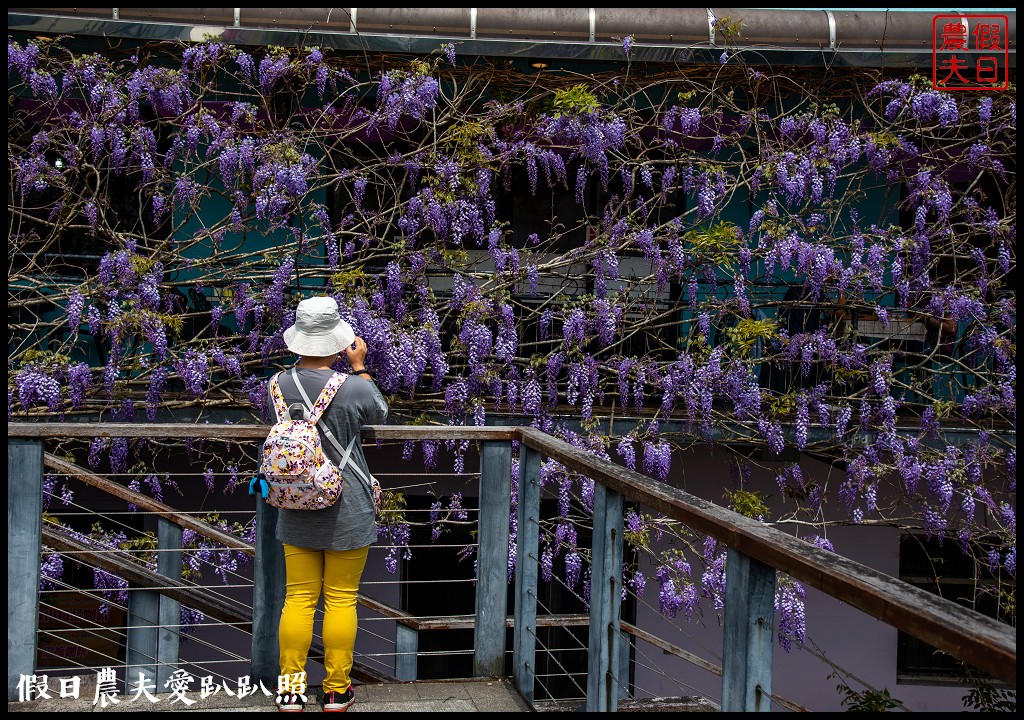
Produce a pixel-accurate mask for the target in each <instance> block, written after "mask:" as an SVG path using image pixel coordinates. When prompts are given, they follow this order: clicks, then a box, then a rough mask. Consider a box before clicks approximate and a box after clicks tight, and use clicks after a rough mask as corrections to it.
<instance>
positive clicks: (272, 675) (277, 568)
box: [251, 496, 285, 692]
mask: <svg viewBox="0 0 1024 720" xmlns="http://www.w3.org/2000/svg"><path fill="white" fill-rule="evenodd" d="M276 530H277V508H275V507H273V506H271V505H267V503H265V502H264V501H263V499H262V498H260V497H258V496H257V498H256V538H255V541H254V543H253V545H254V548H253V549H254V550H255V553H256V558H255V560H254V562H253V590H252V665H251V668H252V673H251V674H252V677H251V679H252V682H253V683H257V682H259V681H261V680H262V681H263V683H264V685H265V686H266V687H267V689H268V690H270V691H271V692H273V691H274V690H276V689H277V678H278V676H280V674H281V658H280V653H279V649H278V641H277V628H278V625H279V624H280V622H281V608H282V607H284V590H285V570H284V547H282V545H281V542H280V541H279V540H278V539H277V537H276Z"/></svg>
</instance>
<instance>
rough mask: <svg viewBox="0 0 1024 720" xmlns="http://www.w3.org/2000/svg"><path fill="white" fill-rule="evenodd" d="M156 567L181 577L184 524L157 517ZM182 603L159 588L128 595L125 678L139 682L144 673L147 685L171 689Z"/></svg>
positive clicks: (127, 681)
mask: <svg viewBox="0 0 1024 720" xmlns="http://www.w3.org/2000/svg"><path fill="white" fill-rule="evenodd" d="M156 549H157V556H156V557H157V559H156V570H157V572H158V573H160V574H161V575H164V576H165V577H169V578H171V579H173V580H180V579H181V526H179V525H177V524H175V523H172V522H170V521H169V520H165V519H164V518H157V543H156ZM180 630H181V603H179V602H178V601H177V600H172V599H171V598H169V597H165V596H163V595H162V594H160V592H159V591H157V590H142V589H133V590H132V591H131V593H130V594H129V596H128V630H127V640H126V645H127V650H126V654H125V667H126V673H125V681H126V683H127V684H128V686H129V687H133V686H135V685H137V683H138V682H139V677H140V676H142V678H143V679H144V682H145V684H146V686H147V687H155V688H156V692H165V691H166V692H170V688H168V687H167V681H168V680H169V679H170V677H171V673H173V672H174V670H175V669H176V668H177V665H178V648H179V645H180V643H179V638H180Z"/></svg>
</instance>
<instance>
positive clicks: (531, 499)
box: [512, 443, 540, 704]
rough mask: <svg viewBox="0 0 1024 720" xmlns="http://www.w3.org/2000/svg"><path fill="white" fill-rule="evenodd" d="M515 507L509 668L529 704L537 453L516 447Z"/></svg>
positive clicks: (534, 625)
mask: <svg viewBox="0 0 1024 720" xmlns="http://www.w3.org/2000/svg"><path fill="white" fill-rule="evenodd" d="M518 498H519V506H518V509H517V515H516V519H517V522H516V531H517V533H516V595H515V608H514V611H515V629H514V630H513V643H512V664H513V665H514V666H515V669H514V673H513V674H514V676H515V685H516V689H517V690H518V691H519V694H520V695H522V696H523V697H524V698H525V699H526V701H527V702H528V703H531V704H532V703H533V683H534V679H535V667H536V666H535V665H534V656H535V654H536V648H537V562H538V549H539V543H540V453H539V452H537V451H536V450H534V449H533V448H530V447H527V446H526V444H525V443H523V444H521V445H520V446H519V495H518Z"/></svg>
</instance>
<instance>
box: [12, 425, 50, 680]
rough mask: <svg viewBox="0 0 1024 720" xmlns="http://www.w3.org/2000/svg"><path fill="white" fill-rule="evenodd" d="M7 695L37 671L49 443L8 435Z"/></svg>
mask: <svg viewBox="0 0 1024 720" xmlns="http://www.w3.org/2000/svg"><path fill="white" fill-rule="evenodd" d="M7 541H8V545H7V577H8V582H7V699H8V700H17V699H18V684H19V680H20V679H21V676H22V675H25V676H28V675H33V674H34V671H35V665H36V651H37V634H36V631H37V630H38V628H39V553H40V548H41V547H42V544H43V443H42V442H40V441H39V440H24V439H21V438H8V439H7Z"/></svg>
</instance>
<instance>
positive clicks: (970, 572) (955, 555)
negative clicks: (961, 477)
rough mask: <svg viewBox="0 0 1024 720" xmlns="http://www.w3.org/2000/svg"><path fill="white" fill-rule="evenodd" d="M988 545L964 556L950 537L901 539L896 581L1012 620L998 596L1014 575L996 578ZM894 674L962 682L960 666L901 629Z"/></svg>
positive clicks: (902, 678)
mask: <svg viewBox="0 0 1024 720" xmlns="http://www.w3.org/2000/svg"><path fill="white" fill-rule="evenodd" d="M990 547H991V543H989V542H985V541H980V542H974V543H973V544H972V546H971V554H964V552H963V549H962V548H961V547H960V544H959V543H958V542H957V541H956V540H955V539H953V538H946V539H945V540H941V539H938V538H932V539H928V538H926V537H925V536H923V535H910V534H907V535H903V536H901V537H900V579H901V580H903V581H904V582H908V583H910V584H911V585H914V586H916V587H919V588H921V589H923V590H927V591H929V592H932V593H935V594H937V595H940V596H942V597H944V598H946V599H947V600H952V601H953V602H955V603H958V604H960V605H963V606H965V607H969V608H972V609H974V610H976V611H977V612H980V613H982V614H984V615H988V616H989V617H994V618H997V619H999V620H1000V621H1002V622H1008V621H1010V622H1012V618H1009V617H1007V614H1012V612H1013V608H1012V606H1011V607H1007V606H1006V604H1005V603H1004V602H1003V601H1002V599H1001V597H1000V589H1001V588H1002V587H1003V585H1004V584H1006V583H1010V584H1011V586H1012V582H1013V580H1012V578H1005V577H1000V576H999V575H997V574H993V573H991V572H990V571H989V569H988V562H987V560H986V555H987V552H988V550H989V549H990ZM897 643H898V645H897V651H896V676H897V682H899V683H910V684H935V685H945V684H960V681H961V679H962V678H963V676H964V670H963V664H962V663H961V662H960V661H959V660H957V659H956V658H955V657H953V656H952V655H947V654H946V653H943V652H942V651H940V650H938V649H936V648H934V647H932V646H931V645H929V644H927V643H925V642H923V641H921V640H918V639H917V638H914V637H911V636H910V635H907V634H906V633H903V632H901V633H899V637H898V640H897Z"/></svg>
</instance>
